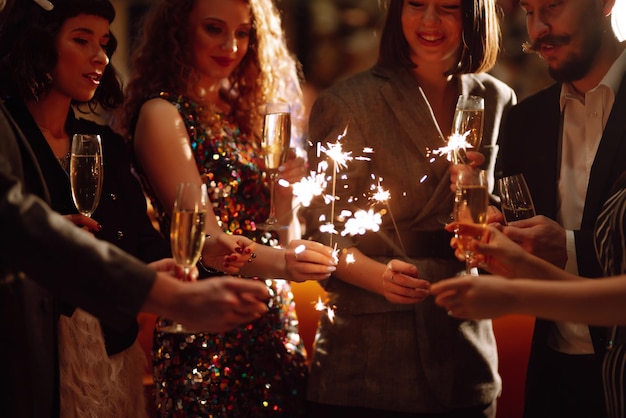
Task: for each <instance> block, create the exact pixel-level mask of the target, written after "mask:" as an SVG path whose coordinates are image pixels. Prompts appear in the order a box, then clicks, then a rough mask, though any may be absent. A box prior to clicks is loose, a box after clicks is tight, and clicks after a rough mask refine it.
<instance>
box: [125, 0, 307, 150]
mask: <svg viewBox="0 0 626 418" xmlns="http://www.w3.org/2000/svg"><path fill="white" fill-rule="evenodd" d="M196 1H198V0H160V1H159V2H158V3H157V4H156V5H155V6H154V7H153V8H152V9H151V10H150V11H149V12H148V14H147V15H146V17H145V20H144V23H143V27H142V32H143V33H142V37H141V38H140V39H139V44H138V46H137V47H136V49H135V50H134V52H133V58H132V74H133V75H132V78H131V79H130V81H129V82H128V85H127V88H126V91H125V94H126V101H125V103H124V106H123V108H122V109H121V112H120V114H119V115H118V121H117V126H116V128H117V129H118V130H120V131H121V132H122V133H123V134H125V135H126V136H129V135H132V130H133V123H134V122H133V121H134V119H135V118H136V117H137V114H138V113H139V109H140V107H141V105H142V104H143V102H144V101H145V100H146V98H147V97H149V96H150V95H153V94H155V93H158V92H159V91H164V90H169V91H173V92H175V93H177V94H184V93H185V92H186V91H187V88H188V87H189V83H193V82H194V80H197V77H198V76H197V73H196V70H195V68H194V67H193V60H192V57H191V55H190V52H189V51H190V49H191V48H189V45H190V44H191V33H190V30H189V25H188V20H189V14H190V13H191V11H192V10H193V7H194V5H195V2H196ZM242 1H245V2H246V3H247V4H249V5H250V9H251V14H252V31H251V34H250V43H249V47H248V51H247V53H246V55H245V56H244V58H243V60H242V61H241V63H240V64H239V65H238V66H237V68H236V69H235V70H234V71H233V73H232V74H231V75H230V77H228V79H227V80H224V85H223V86H222V91H221V95H222V98H223V99H224V100H225V101H226V102H228V103H229V104H230V105H231V107H232V109H233V116H234V118H235V121H236V122H237V124H238V125H239V127H240V129H242V131H244V132H246V133H248V134H252V135H253V136H254V137H258V136H259V135H260V133H261V130H262V128H263V105H264V104H265V103H267V102H271V101H284V102H287V103H290V104H291V109H292V110H291V117H292V123H293V131H292V132H293V137H294V138H298V137H299V136H300V135H302V133H303V129H304V126H305V116H304V108H303V99H302V90H301V88H300V82H301V69H300V66H299V64H298V62H297V60H296V59H295V58H294V57H293V56H292V54H291V53H290V51H289V50H288V48H287V44H286V41H285V36H284V33H283V29H282V26H281V19H280V15H279V13H278V10H277V9H276V7H275V6H274V4H273V2H272V0H242Z"/></svg>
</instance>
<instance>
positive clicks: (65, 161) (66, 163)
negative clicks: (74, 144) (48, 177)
mask: <svg viewBox="0 0 626 418" xmlns="http://www.w3.org/2000/svg"><path fill="white" fill-rule="evenodd" d="M57 160H58V161H59V164H61V167H63V170H65V171H68V170H69V168H70V152H69V151H68V152H67V154H65V155H64V156H63V157H57Z"/></svg>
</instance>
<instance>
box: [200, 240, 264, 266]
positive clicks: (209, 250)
mask: <svg viewBox="0 0 626 418" xmlns="http://www.w3.org/2000/svg"><path fill="white" fill-rule="evenodd" d="M255 246H256V243H255V242H254V241H252V240H251V239H249V238H246V237H244V236H241V235H231V234H227V233H225V232H218V233H217V234H216V235H215V236H211V237H207V239H206V240H205V242H204V248H203V249H202V264H204V265H205V266H207V267H211V268H213V269H215V270H218V271H222V272H225V273H228V274H237V273H239V270H241V268H242V267H243V266H244V265H245V264H246V263H247V262H248V260H250V259H252V258H254V256H253V254H254V248H255Z"/></svg>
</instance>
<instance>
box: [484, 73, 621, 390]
mask: <svg viewBox="0 0 626 418" xmlns="http://www.w3.org/2000/svg"><path fill="white" fill-rule="evenodd" d="M560 91H561V84H554V85H552V86H550V87H548V88H547V89H545V90H543V91H541V92H539V93H537V94H535V95H533V96H530V97H528V98H527V99H526V100H524V101H522V102H520V103H519V104H518V105H517V106H514V107H513V108H512V109H511V110H510V111H509V113H508V115H507V117H506V118H505V120H504V122H503V124H502V129H501V130H500V136H499V139H498V143H499V146H500V150H499V154H498V158H497V161H496V178H498V177H501V176H507V175H511V174H516V173H523V174H524V176H525V177H526V180H527V182H528V187H529V189H530V192H531V194H532V196H533V201H534V203H535V208H536V211H537V214H540V215H545V216H547V217H549V218H551V219H556V215H557V196H558V186H557V182H558V176H559V171H560V166H559V164H560V158H561V155H560V140H561V139H560V124H561V111H560V103H559V98H560ZM625 112H626V75H624V77H623V78H622V81H621V85H620V88H619V90H618V93H617V95H616V98H615V103H614V104H613V108H612V110H611V114H610V116H609V119H608V121H607V124H606V127H605V129H604V132H603V135H602V139H601V141H600V145H599V147H598V151H597V153H596V156H595V159H594V162H593V165H592V168H591V174H590V178H589V185H588V188H587V195H586V198H585V207H584V211H583V217H582V222H581V228H580V230H579V231H574V235H575V240H576V257H577V262H578V271H579V273H580V275H581V276H584V277H600V276H601V275H602V270H601V268H600V264H599V262H598V259H597V257H596V252H595V246H594V238H593V236H594V232H593V230H594V224H595V221H596V219H597V217H598V214H599V213H600V210H601V208H602V205H603V204H604V202H605V201H606V200H607V199H608V198H609V196H610V190H611V187H612V185H613V184H614V182H615V181H616V180H617V179H618V177H619V176H620V174H621V173H622V172H624V171H626V117H625V116H626V113H625ZM549 327H550V323H549V322H548V321H545V320H540V319H538V320H537V321H536V323H535V330H534V335H533V342H532V347H531V354H530V362H529V365H528V376H527V388H530V387H534V389H533V390H536V389H537V387H539V386H540V385H541V378H540V377H536V376H540V370H541V369H542V368H543V365H542V361H543V356H542V353H543V352H544V350H545V348H546V338H547V333H548V331H549ZM590 332H591V336H592V340H593V344H594V348H595V351H596V354H598V356H599V358H601V357H602V356H603V354H604V350H605V347H606V329H605V328H601V327H590ZM527 391H528V389H527Z"/></svg>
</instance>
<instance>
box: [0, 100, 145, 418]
mask: <svg viewBox="0 0 626 418" xmlns="http://www.w3.org/2000/svg"><path fill="white" fill-rule="evenodd" d="M48 198H49V195H48V192H47V189H46V187H45V183H44V181H43V178H42V175H41V171H40V170H39V167H38V164H37V161H36V159H35V158H34V156H33V153H32V150H31V149H30V147H29V145H28V143H27V142H26V140H25V139H24V137H23V135H22V133H21V131H20V130H19V128H18V127H17V126H16V124H15V123H14V121H13V120H12V119H11V118H10V116H9V115H8V113H7V112H6V109H5V108H4V105H3V104H1V103H0V405H2V415H3V416H7V417H12V418H23V417H24V418H26V417H28V418H41V417H46V418H47V417H56V416H58V372H57V370H58V364H57V355H56V347H57V344H56V322H57V313H56V312H55V310H54V306H55V305H56V303H55V299H54V298H53V295H54V296H55V297H58V298H59V299H61V300H64V301H67V302H68V303H71V304H74V305H76V306H80V307H81V308H83V309H85V310H87V311H89V312H90V313H92V314H94V315H95V316H97V317H99V318H100V319H101V321H104V323H106V324H108V325H110V326H113V327H115V326H116V324H120V323H121V324H128V322H129V321H133V320H134V319H135V318H136V315H137V313H138V312H139V310H140V308H141V306H142V305H143V303H144V301H145V300H146V298H147V295H148V293H149V291H150V289H151V287H152V284H153V282H154V278H155V272H154V271H153V270H152V269H150V268H148V267H146V266H145V264H143V263H142V262H140V261H139V260H137V259H135V258H133V257H131V256H129V255H128V254H126V253H124V252H123V251H122V250H120V249H118V248H116V247H114V246H112V245H109V244H107V243H104V242H102V241H98V240H96V239H94V238H93V237H92V236H90V235H89V234H86V233H85V232H84V231H82V230H80V229H78V228H76V227H75V226H74V225H73V224H71V223H70V222H68V221H66V220H65V219H63V218H62V217H61V216H60V215H59V214H57V213H55V212H53V211H51V210H50V208H49V207H48V205H47V204H46V203H45V200H47V199H48Z"/></svg>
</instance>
